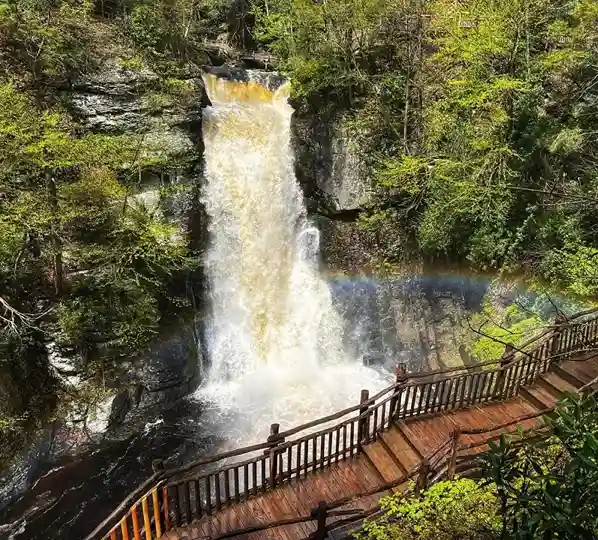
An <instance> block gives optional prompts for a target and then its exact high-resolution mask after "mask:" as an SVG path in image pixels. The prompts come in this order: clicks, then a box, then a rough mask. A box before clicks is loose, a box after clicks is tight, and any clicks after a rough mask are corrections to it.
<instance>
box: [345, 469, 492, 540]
mask: <svg viewBox="0 0 598 540" xmlns="http://www.w3.org/2000/svg"><path fill="white" fill-rule="evenodd" d="M380 506H381V509H382V511H383V512H384V517H383V518H381V519H376V520H368V521H366V523H365V525H364V527H363V530H362V531H360V532H359V533H358V534H357V535H356V539H357V540H457V539H461V540H466V539H467V540H481V539H488V538H495V537H496V533H497V531H498V530H499V526H500V519H499V517H498V501H497V499H496V497H495V495H494V494H493V489H492V488H491V487H485V488H482V487H480V486H478V484H476V483H475V482H474V481H473V480H469V479H464V478H460V479H457V480H455V481H454V482H439V483H437V484H435V485H433V486H432V487H431V488H430V489H428V490H427V491H426V492H424V494H423V497H422V498H421V499H420V498H418V497H416V496H411V497H408V498H407V499H402V498H401V497H397V496H392V497H386V498H384V499H382V500H381V501H380Z"/></svg>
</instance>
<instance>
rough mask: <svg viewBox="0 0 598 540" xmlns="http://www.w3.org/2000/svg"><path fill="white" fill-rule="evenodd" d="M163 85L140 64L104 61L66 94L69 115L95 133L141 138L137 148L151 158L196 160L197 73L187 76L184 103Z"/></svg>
mask: <svg viewBox="0 0 598 540" xmlns="http://www.w3.org/2000/svg"><path fill="white" fill-rule="evenodd" d="M164 84H165V83H164V81H163V80H161V79H160V77H159V76H158V75H157V74H156V73H154V72H153V71H151V70H150V69H149V68H147V67H144V66H136V67H135V68H134V69H133V68H128V67H126V66H125V67H123V66H122V65H120V64H119V62H118V61H117V60H110V61H108V62H106V63H105V64H104V65H103V66H102V67H101V68H100V69H99V70H98V71H97V72H96V73H94V74H93V75H90V76H88V77H87V78H85V79H82V80H80V81H78V82H76V83H75V84H74V86H73V89H72V90H71V91H69V92H68V95H67V98H70V101H71V103H72V107H73V111H72V112H73V114H74V116H75V118H77V119H78V120H79V122H80V124H81V126H82V127H83V128H84V129H87V130H89V131H93V132H96V133H118V134H126V135H134V134H143V138H142V149H143V150H144V151H145V152H147V153H149V154H151V155H152V156H153V157H157V158H161V159H173V160H176V161H178V162H181V161H190V162H193V161H196V160H197V159H198V158H200V157H201V156H198V155H197V148H198V145H201V107H202V103H203V100H204V88H203V81H202V79H201V73H192V74H186V75H185V79H184V80H182V82H181V84H183V85H184V87H185V92H186V99H185V100H183V102H181V100H177V99H176V96H173V95H169V91H168V89H167V88H164Z"/></svg>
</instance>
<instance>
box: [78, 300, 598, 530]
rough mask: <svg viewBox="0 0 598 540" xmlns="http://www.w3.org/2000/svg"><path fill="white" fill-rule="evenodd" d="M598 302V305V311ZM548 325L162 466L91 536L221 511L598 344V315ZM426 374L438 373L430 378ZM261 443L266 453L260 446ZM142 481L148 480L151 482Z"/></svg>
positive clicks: (446, 446) (444, 458)
mask: <svg viewBox="0 0 598 540" xmlns="http://www.w3.org/2000/svg"><path fill="white" fill-rule="evenodd" d="M594 311H598V309H597V310H593V311H592V312H594ZM583 314H589V312H587V311H586V312H582V314H578V315H577V316H582V315H583ZM550 332H552V334H551V336H550V337H549V338H548V339H546V340H544V341H543V342H542V343H541V345H538V346H537V347H536V348H535V349H533V350H532V351H530V352H525V353H524V354H520V355H519V356H517V353H518V351H517V350H515V352H514V353H513V352H508V351H507V352H508V354H507V355H506V356H505V357H503V359H501V360H499V361H496V362H495V361H491V362H482V363H479V364H476V365H472V366H465V367H463V368H460V369H459V368H457V369H454V368H451V369H445V370H438V371H436V372H428V373H425V374H413V375H408V376H405V374H404V373H402V372H400V370H399V371H398V372H397V380H396V382H395V383H394V384H392V385H390V386H388V387H387V388H385V389H383V390H381V391H380V392H378V393H377V394H376V395H374V396H372V397H369V396H367V394H364V395H362V399H361V400H360V403H358V404H357V405H354V406H352V407H348V408H346V409H343V410H342V411H337V412H335V413H333V414H331V415H328V416H325V417H322V418H319V419H317V420H314V421H311V422H307V423H305V424H302V425H300V426H296V427H293V428H291V429H289V430H286V431H284V432H278V430H276V435H275V436H272V437H270V438H269V439H268V441H266V442H264V443H260V444H255V445H251V446H247V447H245V448H239V449H236V450H232V451H228V452H224V453H220V454H217V455H215V456H210V457H206V458H202V459H199V460H196V461H194V462H191V463H188V464H186V465H184V466H181V467H177V468H172V469H166V470H163V471H159V472H157V473H155V475H153V476H152V477H150V478H149V479H148V480H147V481H146V482H145V483H144V484H142V486H140V488H138V489H136V490H134V491H133V492H132V493H131V494H130V495H129V496H128V497H127V498H126V499H125V500H124V501H123V502H122V503H121V504H120V505H119V507H118V508H117V509H116V510H115V511H114V512H112V513H111V515H110V516H109V517H108V518H107V519H106V520H104V521H103V522H102V523H101V524H100V525H99V526H98V527H96V529H95V530H94V532H93V533H91V534H90V535H89V536H88V537H87V539H86V540H92V539H94V538H98V536H97V535H99V534H101V533H102V532H103V531H104V530H105V529H106V528H108V527H109V526H112V529H110V531H111V532H112V531H115V530H116V528H117V527H119V526H120V527H121V528H123V527H124V529H123V531H124V530H125V529H126V528H127V527H129V524H128V519H129V517H130V519H131V520H132V522H133V530H134V533H135V534H136V535H137V534H140V530H139V516H138V515H137V510H139V509H141V510H143V523H144V526H143V528H144V529H147V528H152V530H155V532H156V534H158V533H161V532H162V531H164V532H165V531H167V530H169V529H170V528H171V527H172V526H180V525H181V524H185V523H190V522H191V521H192V520H193V519H194V517H195V516H197V517H200V516H201V515H203V513H207V514H211V513H212V512H213V511H216V512H217V511H219V510H220V509H221V507H222V506H227V505H229V504H231V503H233V502H238V501H240V500H241V499H242V498H243V499H245V498H247V497H249V496H251V495H253V494H256V493H261V492H264V491H265V490H268V489H272V488H274V487H275V486H276V485H278V484H279V483H281V482H288V481H290V479H291V478H295V477H301V476H302V475H305V474H307V472H308V471H315V470H320V469H323V468H324V467H327V466H329V465H330V464H331V463H335V462H337V461H339V460H341V459H346V458H347V457H350V456H353V455H355V454H359V453H360V452H361V451H362V450H361V448H362V444H367V443H368V442H370V441H373V440H376V438H377V437H378V436H379V434H380V432H382V431H384V430H385V429H388V427H389V426H390V425H391V424H392V423H393V422H394V421H395V420H397V419H400V418H411V417H419V416H422V415H428V414H437V413H439V412H442V411H446V410H455V409H459V408H463V407H468V406H471V405H474V404H480V403H485V402H489V401H496V400H503V399H508V398H510V397H512V396H514V395H516V394H517V393H518V391H519V386H520V385H526V384H531V383H532V382H533V381H534V380H535V379H536V378H537V377H538V376H539V375H540V374H542V373H544V372H546V371H547V370H548V369H549V366H550V364H551V362H553V361H555V359H559V358H566V357H568V356H571V354H573V353H574V352H577V351H586V350H595V348H588V344H589V343H590V342H591V343H594V342H595V341H596V335H597V334H598V318H594V319H591V320H587V321H583V322H581V323H575V324H570V323H568V324H565V325H560V324H557V325H555V326H554V327H553V328H552V329H551V331H549V332H548V333H550ZM545 335H546V333H545V334H543V335H541V336H540V337H539V338H538V337H537V338H535V341H537V340H538V339H540V338H541V337H543V336H545ZM492 364H500V367H497V368H496V369H493V370H480V371H473V370H475V369H476V368H481V367H485V366H488V365H492ZM444 373H450V375H449V376H445V377H440V378H438V375H442V374H444ZM426 377H429V378H430V380H422V379H425V378H426ZM357 411H359V412H358V414H357V415H353V416H351V417H349V418H344V417H346V416H349V415H351V413H354V412H357ZM547 412H549V410H548V409H547V410H543V411H540V412H539V413H533V414H528V415H524V416H522V417H519V418H517V419H515V420H510V421H509V422H505V423H503V424H500V425H495V426H492V427H491V428H484V429H479V430H463V431H459V433H458V434H457V435H456V436H452V437H451V438H449V439H448V440H447V441H445V442H444V443H443V444H442V445H441V446H440V447H438V448H437V449H436V450H435V451H434V452H433V453H432V454H430V456H428V457H427V458H426V459H425V460H424V462H422V463H421V464H420V465H419V466H418V467H416V468H415V469H414V470H413V471H410V474H408V475H406V477H404V478H401V479H399V480H397V482H398V483H394V482H390V483H386V484H383V485H382V487H380V490H382V491H383V490H386V489H391V488H392V487H396V486H397V485H399V484H400V483H402V482H405V481H407V480H408V479H410V478H412V477H413V476H414V475H417V476H418V483H417V486H418V489H420V490H421V489H422V487H425V486H422V482H424V481H427V480H426V479H427V478H428V477H429V475H430V474H435V475H436V476H438V475H440V476H442V474H445V473H446V474H454V470H455V463H456V453H457V452H458V451H459V444H458V440H459V439H460V437H461V436H462V435H480V434H483V433H491V432H492V431H497V430H499V429H504V428H505V427H508V426H510V425H513V424H516V423H519V422H522V421H525V420H528V419H532V418H534V417H538V416H541V415H542V414H546V413H547ZM342 418H344V419H343V420H342V421H341V422H339V423H335V424H334V425H331V426H327V427H325V428H324V429H320V430H319V431H311V432H310V431H309V430H311V429H313V428H315V427H317V426H320V425H322V424H328V423H331V422H334V421H335V420H339V419H342ZM301 432H307V433H305V434H304V435H302V436H301V437H299V438H296V439H290V437H292V436H293V435H296V434H298V433H301ZM260 450H263V451H265V453H260ZM251 453H253V454H255V455H254V456H253V457H250V458H248V459H246V460H244V461H240V462H233V463H231V464H228V465H226V466H220V467H217V468H216V469H215V470H212V471H211V472H202V473H201V474H192V475H184V476H183V477H182V478H176V477H177V476H180V475H183V474H184V473H187V472H189V471H191V470H192V469H195V468H197V467H201V466H203V465H207V464H211V463H217V462H219V461H224V460H227V459H230V458H236V457H239V456H242V455H245V454H251ZM428 469H429V470H428ZM168 480H169V481H168ZM150 485H153V486H154V488H153V489H152V490H151V492H147V493H146V494H145V495H144V496H143V497H142V498H141V499H139V500H137V501H136V502H133V501H135V498H136V497H138V496H139V493H140V492H142V491H146V490H147V487H148V486H150ZM192 486H193V487H192ZM142 487H145V488H146V489H145V490H143V489H141V488H142ZM158 487H160V490H158ZM181 490H182V491H181ZM377 492H378V491H375V490H374V491H373V490H368V491H367V492H363V493H358V494H354V495H352V496H351V497H350V498H349V499H350V500H353V499H355V497H358V498H359V497H363V496H366V495H372V494H375V493H377ZM202 501H203V502H202ZM333 504H334V503H333ZM344 504H346V502H345V503H344ZM128 505H131V506H130V509H129V510H128V512H126V513H124V511H125V509H126V508H127V506H128ZM150 507H151V510H152V511H153V515H151V514H152V512H150ZM123 513H124V516H123ZM119 520H120V521H119ZM152 534H153V533H152ZM237 534H238V533H237Z"/></svg>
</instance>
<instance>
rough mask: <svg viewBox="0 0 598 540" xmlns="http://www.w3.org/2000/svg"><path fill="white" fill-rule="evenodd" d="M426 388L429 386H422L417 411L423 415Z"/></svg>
mask: <svg viewBox="0 0 598 540" xmlns="http://www.w3.org/2000/svg"><path fill="white" fill-rule="evenodd" d="M426 386H427V384H426V383H424V384H423V385H422V386H421V388H420V391H419V401H418V402H417V409H416V411H417V413H418V414H422V413H423V412H424V411H422V404H423V401H424V393H425V391H426Z"/></svg>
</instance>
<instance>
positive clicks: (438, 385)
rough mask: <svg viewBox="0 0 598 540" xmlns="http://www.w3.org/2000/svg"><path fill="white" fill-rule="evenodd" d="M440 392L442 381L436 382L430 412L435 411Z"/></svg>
mask: <svg viewBox="0 0 598 540" xmlns="http://www.w3.org/2000/svg"><path fill="white" fill-rule="evenodd" d="M439 392H440V383H438V382H436V383H435V384H434V397H433V398H432V405H431V407H430V412H434V410H435V409H436V404H437V403H438V393H439Z"/></svg>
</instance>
